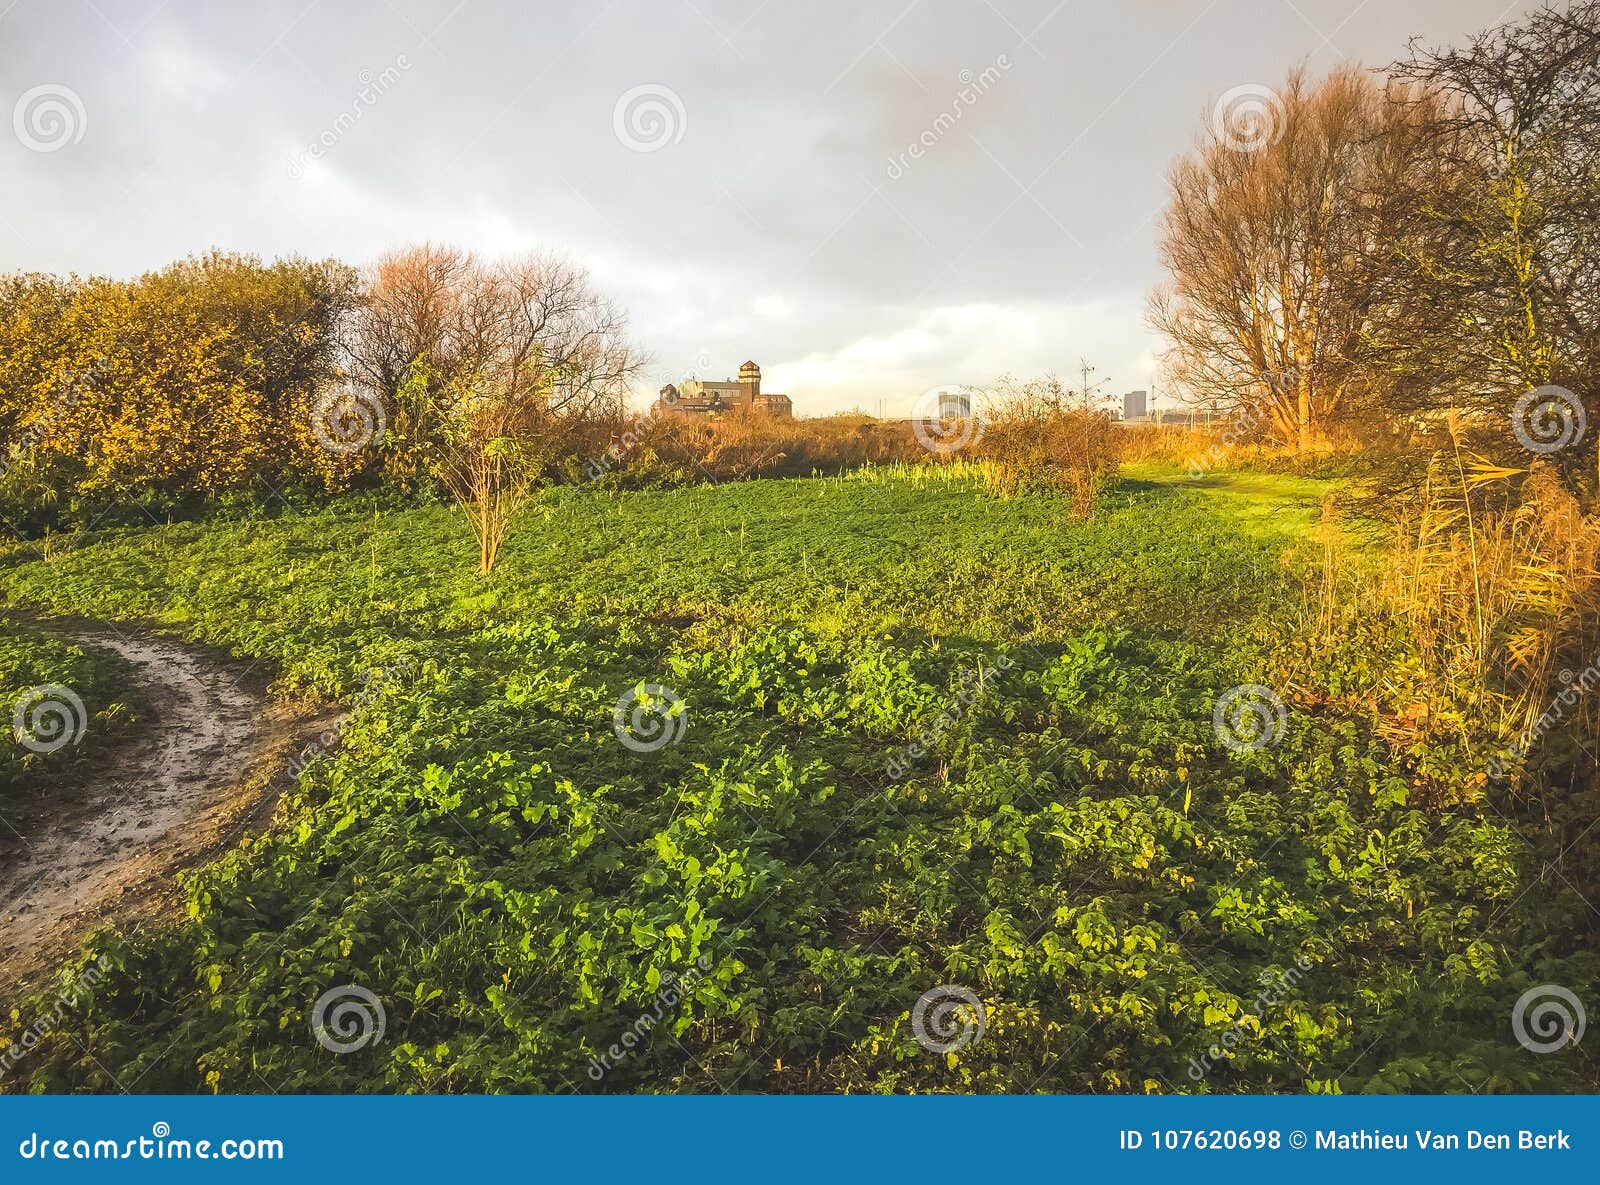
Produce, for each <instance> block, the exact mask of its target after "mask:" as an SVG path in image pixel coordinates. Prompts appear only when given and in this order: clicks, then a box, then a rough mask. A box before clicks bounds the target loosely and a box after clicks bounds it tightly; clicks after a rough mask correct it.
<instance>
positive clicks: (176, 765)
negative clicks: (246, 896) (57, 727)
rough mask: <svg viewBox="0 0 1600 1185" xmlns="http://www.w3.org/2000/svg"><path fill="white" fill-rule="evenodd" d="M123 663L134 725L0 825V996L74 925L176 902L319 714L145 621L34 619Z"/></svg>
mask: <svg viewBox="0 0 1600 1185" xmlns="http://www.w3.org/2000/svg"><path fill="white" fill-rule="evenodd" d="M36 624H37V625H39V626H42V627H43V628H45V629H48V630H49V631H50V632H52V633H55V634H57V635H58V636H60V637H62V638H65V639H67V640H69V641H72V642H75V643H77V644H79V645H82V646H84V647H87V648H92V649H97V650H102V651H107V652H110V653H112V654H115V655H117V656H119V657H121V658H122V659H124V660H125V661H126V663H127V664H128V665H129V669H130V670H131V672H132V676H131V677H132V681H133V685H132V686H131V687H129V688H128V696H129V698H130V699H133V700H134V701H135V702H137V703H138V705H139V714H140V717H141V724H140V726H139V728H138V729H137V731H136V733H135V735H134V736H133V737H131V738H130V739H128V740H126V741H124V742H122V743H121V744H119V745H117V746H116V747H115V748H113V749H112V750H111V751H110V752H109V753H108V754H107V755H106V756H105V757H104V758H103V759H102V760H101V761H100V762H99V763H98V764H97V765H96V766H94V767H92V768H91V769H89V770H88V771H87V772H84V773H82V774H81V775H79V776H77V777H76V778H74V779H73V781H72V782H71V783H69V784H67V785H64V786H58V787H52V788H51V791H50V793H49V794H48V795H43V796H39V797H37V798H30V799H29V800H27V801H25V802H23V803H22V804H20V805H19V806H17V807H15V808H13V809H10V810H8V811H7V818H6V821H7V823H8V824H9V827H7V828H3V829H0V836H3V838H0V995H9V994H10V992H9V990H8V989H12V988H14V987H15V986H16V985H18V984H20V983H28V982H31V981H33V980H36V979H39V978H41V977H42V976H44V975H45V974H47V973H48V972H49V971H50V970H51V969H53V968H54V967H56V966H57V965H58V964H59V963H60V962H61V960H62V959H63V958H65V957H67V956H68V955H69V954H71V953H72V952H73V951H74V950H75V949H76V948H77V946H78V945H79V943H80V942H81V940H82V939H83V937H84V935H85V934H86V932H87V931H88V930H90V929H92V928H93V927H95V926H97V925H101V924H105V923H113V924H115V925H116V926H117V928H118V929H120V930H123V931H124V932H126V931H128V930H132V929H134V928H137V927H138V926H140V925H143V924H146V923H148V922H150V921H151V920H152V919H157V918H159V917H161V916H163V915H165V914H168V913H169V912H171V911H172V910H174V908H175V907H176V905H177V901H178V897H177V887H176V883H175V876H176V874H177V873H178V872H179V871H181V870H183V869H185V868H191V867H194V866H196V865H198V864H201V863H204V862H205V861H206V860H208V859H210V858H212V857H213V856H215V855H217V854H220V853H221V852H222V851H224V850H226V849H227V848H229V847H232V846H234V845H235V844H237V843H238V842H239V841H240V840H241V839H242V838H244V837H245V836H247V835H250V834H252V833H259V832H260V831H261V830H263V829H265V827H266V826H267V824H268V823H269V822H270V820H271V816H272V810H273V807H274V806H275V805H276V802H277V798H278V792H279V791H280V790H281V788H282V777H281V774H282V771H283V767H284V765H285V763H286V761H287V759H288V757H289V756H290V755H291V754H292V753H293V752H294V751H295V750H296V749H297V748H299V747H300V745H301V744H303V743H304V742H305V741H307V740H309V739H310V738H311V737H312V736H313V735H315V734H316V733H318V732H319V731H320V730H321V729H323V728H324V727H326V726H327V724H328V723H329V717H328V715H327V714H326V713H323V714H321V715H317V714H313V713H310V712H308V711H306V710H304V709H295V708H290V707H287V706H285V705H282V704H275V703H273V702H272V701H271V700H269V698H268V696H267V694H266V679H265V678H264V677H263V676H262V675H261V674H260V672H257V671H252V670H251V669H249V668H247V667H245V666H244V665H243V664H241V663H238V662H236V661H234V660H232V659H228V658H226V657H223V656H219V655H217V654H214V653H212V652H209V651H206V650H204V649H202V648H200V647H197V646H191V645H188V644H185V643H183V642H179V641H176V640H174V639H172V638H168V637H163V636H160V635H157V634H153V633H149V632H147V631H143V630H130V629H128V628H126V627H122V626H110V625H91V624H87V623H82V624H79V623H74V624H70V625H67V624H61V623H52V622H40V623H36Z"/></svg>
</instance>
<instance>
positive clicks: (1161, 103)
mask: <svg viewBox="0 0 1600 1185" xmlns="http://www.w3.org/2000/svg"><path fill="white" fill-rule="evenodd" d="M7 5H9V7H6V6H7ZM1529 7H1532V5H1531V4H1529V3H1513V4H1511V5H1509V6H1508V5H1507V4H1506V3H1505V0H1367V2H1366V3H1363V2H1362V0H1293V2H1292V3H1291V2H1290V0H1209V2H1208V0H1120V2H1114V0H1066V2H1065V3H1057V2H1056V0H990V2H985V0H917V2H914V3H909V4H908V3H907V0H888V2H886V3H878V2H874V0H853V2H837V3H803V2H802V3H795V2H792V0H768V2H767V3H764V4H763V3H759V2H749V3H735V2H733V0H618V2H616V3H611V4H605V3H600V2H596V0H582V2H581V3H560V4H557V3H549V2H544V0H539V2H534V3H526V2H524V3H517V2H515V0H462V2H460V3H457V2H456V0H441V2H438V3H433V2H431V0H357V2H354V3H344V2H341V0H315V2H309V3H308V2H307V0H289V2H287V3H274V2H262V0H256V2H253V3H250V4H234V3H229V4H216V3H211V4H207V3H201V2H180V0H172V2H168V3H161V2H159V0H94V2H93V3H89V2H87V0H16V2H15V3H13V2H12V0H0V11H3V13H4V15H3V16H0V103H3V107H0V114H3V113H5V112H9V113H10V114H11V116H12V121H11V128H10V132H11V134H10V135H5V134H4V132H3V131H0V270H13V269H24V270H42V271H79V272H100V273H111V274H131V273H136V272H139V271H142V270H144V269H146V268H152V267H156V266H159V265H161V264H163V263H165V262H167V261H169V260H172V259H174V258H178V257H181V256H184V255H188V254H191V253H195V252H199V251H203V250H206V249H208V248H211V247H220V248H224V249H228V250H238V251H248V252H254V253H257V254H260V255H263V256H267V257H270V256H274V255H280V254H294V253H299V254H305V255H311V256H318V257H320V256H325V255H334V256H338V257H340V258H343V259H346V260H349V261H351V262H361V261H363V260H366V259H370V258H371V257H373V256H374V255H376V254H377V253H379V252H381V251H383V250H385V249H386V248H390V247H394V246H397V245H401V244H405V243H408V242H412V241H416V240H421V239H435V240H446V241H451V242H455V243H459V244H462V245H464V246H469V247H473V248H476V249H479V250H482V251H484V252H489V253H506V252H515V251H519V250H522V249H526V248H531V247H549V248H556V249H558V250H560V251H562V252H565V253H567V254H569V255H571V256H573V257H576V258H578V259H580V260H582V261H583V262H585V263H586V264H587V265H588V266H589V267H590V269H591V271H592V272H593V274H594V276H595V279H596V281H597V283H598V284H599V286H600V287H601V288H602V289H604V290H605V291H606V292H608V293H610V294H612V295H613V296H615V297H616V298H617V299H618V300H619V301H620V302H621V303H623V304H624V305H625V306H626V307H627V308H628V310H629V311H630V313H631V316H632V328H633V333H634V336H635V337H636V338H637V340H638V342H639V344H640V345H642V346H643V347H644V348H646V349H647V350H649V351H650V352H651V353H652V354H653V355H654V357H655V359H656V365H655V368H654V370H653V372H652V374H651V375H650V383H649V385H650V388H651V389H653V388H654V387H655V386H659V385H660V384H661V383H663V382H666V381H669V380H672V379H675V378H677V377H679V376H681V375H683V374H685V373H686V372H698V373H701V374H702V375H704V376H705V377H713V378H720V377H723V376H724V375H732V374H733V373H734V372H736V371H737V369H738V366H739V363H740V362H742V361H743V360H744V359H745V358H747V357H749V358H754V359H756V360H757V361H758V362H760V363H761V365H762V368H763V387H764V388H765V389H768V390H774V391H787V392H789V394H790V395H791V396H792V397H793V399H794V401H795V405H796V410H797V411H798V412H799V413H801V414H808V413H818V412H826V411H833V410H837V409H840V408H848V407H852V406H861V407H864V408H866V409H868V410H871V411H877V410H879V408H880V407H882V408H883V409H884V410H885V411H887V412H889V413H891V414H896V413H898V414H904V413H905V412H906V411H907V410H908V409H909V408H910V406H911V404H912V402H913V400H914V399H915V398H916V397H917V396H918V395H919V394H921V393H922V392H923V391H925V390H927V389H929V388H932V387H936V386H942V385H952V384H960V383H984V382H988V381H991V380H993V379H994V378H995V377H996V376H998V375H999V374H1001V373H1003V372H1009V373H1013V374H1019V375H1022V374H1035V373H1040V372H1043V371H1046V370H1055V371H1057V372H1059V373H1062V374H1063V375H1067V374H1070V375H1072V376H1073V378H1074V379H1075V378H1076V371H1077V365H1078V360H1079V358H1080V357H1087V358H1088V359H1089V360H1090V361H1091V362H1093V363H1094V364H1095V365H1096V366H1097V367H1098V368H1099V371H1100V375H1101V377H1104V378H1106V379H1107V380H1109V381H1108V385H1107V390H1108V391H1109V392H1114V393H1120V392H1122V391H1124V390H1126V389H1128V388H1132V387H1148V386H1151V385H1152V383H1153V381H1154V379H1155V369H1156V353H1157V351H1158V350H1159V349H1160V342H1159V341H1158V340H1157V339H1156V338H1155V337H1154V336H1153V335H1151V334H1150V333H1149V331H1148V330H1147V329H1146V328H1145V327H1144V320H1143V315H1144V304H1145V300H1146V296H1147V293H1148V292H1149V290H1150V288H1151V287H1152V285H1153V284H1154V283H1156V282H1157V281H1158V280H1159V278H1160V272H1159V268H1158V265H1157V262H1156V252H1155V244H1156V233H1155V224H1156V219H1157V217H1158V215H1159V212H1160V210H1161V207H1162V204H1163V200H1164V174H1165V172H1166V169H1167V166H1168V165H1169V163H1170V162H1171V160H1172V159H1173V158H1174V157H1175V156H1176V155H1178V154H1180V153H1181V152H1183V151H1184V150H1186V148H1188V147H1189V146H1190V145H1191V144H1192V143H1193V142H1194V139H1195V137H1196V134H1197V132H1198V130H1199V129H1200V128H1201V127H1202V126H1203V124H1204V122H1205V121H1206V119H1207V118H1208V117H1209V115H1210V113H1211V111H1212V110H1213V109H1214V105H1215V104H1216V103H1217V101H1218V99H1219V98H1220V97H1221V96H1223V95H1226V94H1228V93H1229V92H1234V91H1235V90H1236V88H1239V87H1243V86H1251V85H1265V86H1271V85H1273V84H1275V83H1276V82H1278V81H1279V80H1281V78H1282V77H1283V75H1284V74H1285V73H1286V72H1287V71H1288V70H1289V68H1290V67H1291V66H1293V65H1294V64H1295V63H1296V62H1299V61H1302V60H1305V61H1308V62H1309V63H1310V65H1311V66H1312V68H1313V69H1316V70H1323V69H1326V68H1327V67H1329V66H1331V65H1333V64H1334V63H1336V62H1338V61H1340V60H1356V61H1360V62H1362V63H1365V64H1368V65H1381V64H1383V63H1385V62H1388V61H1391V60H1393V59H1394V58H1395V57H1397V56H1399V55H1400V54H1401V53H1402V51H1403V50H1404V47H1405V44H1406V40H1407V38H1408V37H1410V36H1411V35H1414V34H1416V35H1422V36H1424V37H1425V38H1427V39H1428V40H1430V41H1435V42H1441V41H1443V42H1448V41H1457V40H1460V39H1461V38H1462V37H1463V35H1465V34H1467V33H1470V32H1472V31H1474V30H1476V29H1479V28H1481V27H1484V26H1487V25H1490V24H1493V23H1496V22H1497V21H1499V20H1501V19H1504V18H1510V17H1514V16H1515V15H1517V14H1518V13H1520V12H1522V11H1524V10H1526V9H1527V8H1529ZM941 114H943V115H944V118H942V119H941ZM913 144H915V145H917V148H916V154H915V155H913V154H912V153H911V151H910V150H911V147H912V145H913Z"/></svg>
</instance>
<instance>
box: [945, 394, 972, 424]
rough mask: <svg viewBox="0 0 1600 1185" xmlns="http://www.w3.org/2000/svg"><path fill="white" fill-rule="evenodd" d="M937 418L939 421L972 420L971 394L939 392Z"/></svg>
mask: <svg viewBox="0 0 1600 1185" xmlns="http://www.w3.org/2000/svg"><path fill="white" fill-rule="evenodd" d="M938 408H939V410H938V416H939V418H940V419H941V420H970V419H971V418H972V393H971V392H970V391H940V392H939V404H938Z"/></svg>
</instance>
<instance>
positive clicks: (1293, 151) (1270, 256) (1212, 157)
mask: <svg viewBox="0 0 1600 1185" xmlns="http://www.w3.org/2000/svg"><path fill="white" fill-rule="evenodd" d="M1255 102H1256V107H1255V108H1254V109H1253V110H1251V111H1249V112H1247V113H1246V114H1245V115H1241V114H1240V112H1238V111H1234V110H1229V109H1227V107H1226V104H1220V105H1219V107H1218V109H1217V111H1216V113H1215V114H1214V116H1213V118H1212V120H1211V121H1210V126H1209V128H1208V131H1207V133H1206V135H1205V137H1204V139H1203V140H1202V142H1201V144H1200V146H1199V147H1198V148H1197V149H1196V150H1195V151H1194V152H1193V153H1191V154H1190V155H1189V156H1187V157H1185V158H1184V159H1182V160H1181V161H1179V162H1178V164H1177V165H1176V166H1175V167H1174V168H1173V170H1172V173H1171V177H1170V183H1171V189H1172V200H1171V205H1170V206H1169V208H1168V210H1167V214H1166V219H1165V225H1164V233H1163V237H1162V241H1161V256H1162V261H1163V263H1164V264H1165V266H1166V268H1167V271H1168V273H1169V275H1170V277H1171V278H1170V282H1169V283H1168V284H1166V285H1165V286H1163V287H1162V288H1161V289H1160V290H1158V292H1157V293H1156V294H1155V296H1154V298H1153V299H1152V302H1151V321H1152V323H1153V324H1154V326H1155V327H1156V328H1157V329H1159V330H1160V331H1162V332H1163V333H1165V334H1166V335H1167V337H1168V338H1169V339H1170V341H1171V343H1172V346H1171V349H1170V351H1169V353H1168V355H1167V359H1166V361H1167V365H1168V369H1169V371H1170V372H1171V377H1172V379H1173V380H1174V381H1175V382H1176V384H1177V386H1178V387H1179V389H1180V391H1182V392H1183V393H1184V394H1185V395H1187V396H1188V397H1189V398H1190V399H1192V400H1193V401H1195V402H1197V403H1200V404H1203V405H1215V406H1221V407H1223V408H1226V409H1229V410H1230V411H1235V412H1238V411H1246V410H1248V412H1249V413H1250V416H1251V418H1252V419H1254V420H1258V421H1260V422H1261V423H1262V424H1263V425H1265V426H1266V428H1267V430H1268V431H1269V432H1270V433H1271V434H1272V435H1273V436H1275V437H1276V438H1277V439H1279V440H1281V441H1282V442H1283V443H1285V444H1288V445H1290V446H1292V447H1294V448H1296V449H1299V450H1305V449H1310V448H1313V447H1315V446H1316V445H1317V444H1318V443H1319V441H1320V440H1321V439H1322V438H1323V437H1324V436H1325V434H1326V432H1327V431H1328V428H1329V426H1330V423H1331V421H1332V420H1333V419H1334V418H1335V417H1336V416H1337V415H1338V414H1339V413H1340V412H1341V411H1342V410H1344V409H1345V408H1346V407H1347V405H1348V404H1349V402H1350V400H1351V397H1352V391H1353V388H1354V386H1355V385H1356V383H1357V382H1358V381H1359V370H1358V368H1357V367H1356V365H1355V355H1356V354H1357V351H1358V347H1359V343H1360V342H1361V340H1362V336H1363V334H1364V332H1365V330H1366V328H1367V326H1368V323H1369V319H1370V317H1371V316H1372V313H1373V305H1372V301H1371V299H1370V295H1369V291H1368V284H1367V279H1368V275H1369V273H1370V271H1371V270H1372V267H1373V256H1374V253H1375V251H1376V247H1375V244H1374V242H1373V239H1372V234H1371V227H1370V222H1369V220H1368V219H1367V218H1366V217H1364V213H1363V203H1364V198H1363V194H1364V191H1365V189H1366V186H1367V183H1368V174H1369V173H1370V172H1371V171H1372V169H1373V168H1374V167H1375V163H1376V161H1375V156H1376V154H1377V153H1378V152H1379V151H1380V149H1379V145H1381V143H1382V135H1381V132H1382V128H1383V125H1384V122H1385V119H1386V118H1387V116H1386V110H1385V102H1384V98H1383V94H1382V92H1381V91H1380V90H1379V88H1378V87H1377V86H1376V85H1375V84H1374V83H1373V82H1372V81H1371V80H1369V79H1368V78H1367V77H1366V76H1365V75H1363V74H1362V73H1361V72H1360V71H1359V70H1356V69H1354V68H1350V67H1347V68H1342V69H1339V70H1336V71H1334V72H1333V73H1332V74H1330V75H1329V76H1328V78H1327V79H1326V80H1325V81H1323V82H1322V83H1321V84H1319V85H1315V86H1314V85H1312V84H1311V83H1309V82H1308V81H1307V79H1306V76H1305V74H1304V72H1303V71H1296V72H1295V73H1293V74H1291V75H1290V76H1289V79H1288V81H1287V82H1286V83H1285V84H1284V86H1283V87H1282V88H1281V90H1279V91H1278V92H1276V93H1275V94H1272V93H1268V94H1265V95H1262V96H1258V97H1257V98H1256V100H1255ZM1242 118H1247V119H1248V122H1247V123H1246V124H1245V125H1244V126H1239V125H1238V124H1237V123H1236V122H1235V121H1237V120H1239V119H1242Z"/></svg>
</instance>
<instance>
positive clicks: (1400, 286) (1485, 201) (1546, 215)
mask: <svg viewBox="0 0 1600 1185" xmlns="http://www.w3.org/2000/svg"><path fill="white" fill-rule="evenodd" d="M1393 71H1394V74H1395V76H1396V78H1397V79H1398V80H1400V81H1401V82H1402V83H1405V84H1407V85H1408V86H1409V87H1410V88H1411V91H1412V94H1411V98H1410V102H1411V103H1412V104H1413V105H1417V104H1427V106H1428V111H1427V117H1426V118H1424V119H1418V120H1416V121H1414V122H1415V124H1416V126H1417V127H1418V128H1419V129H1420V130H1421V133H1422V134H1421V135H1420V136H1418V137H1417V139H1416V143H1415V144H1414V145H1413V147H1412V150H1411V153H1410V156H1411V160H1410V165H1409V168H1408V170H1407V171H1406V173H1405V174H1404V175H1403V180H1404V182H1405V184H1403V185H1401V186H1399V187H1396V188H1395V189H1394V190H1393V191H1392V193H1393V200H1392V201H1391V202H1390V204H1389V206H1388V208H1387V209H1386V210H1385V211H1384V218H1383V225H1384V227H1385V232H1386V235H1387V237H1388V238H1389V239H1390V241H1391V242H1392V244H1393V251H1392V257H1393V259H1394V266H1393V267H1392V268H1391V269H1390V271H1389V273H1388V274H1387V275H1386V276H1385V277H1384V280H1385V288H1386V292H1385V293H1384V294H1383V299H1384V302H1385V305H1386V306H1387V308H1388V309H1389V310H1390V315H1388V316H1386V317H1385V318H1384V319H1383V320H1382V321H1381V322H1380V323H1379V324H1378V325H1377V326H1376V327H1375V329H1376V332H1375V335H1374V337H1375V342H1376V344H1377V345H1378V346H1379V347H1381V359H1382V362H1383V364H1384V365H1385V367H1386V368H1387V369H1388V370H1389V371H1390V372H1391V373H1392V374H1393V375H1395V376H1396V378H1397V384H1396V388H1395V392H1394V395H1393V397H1392V399H1391V401H1390V402H1391V406H1392V407H1393V408H1394V410H1396V411H1397V412H1400V413H1402V414H1410V413H1416V412H1420V411H1427V410H1430V409H1446V408H1454V409H1464V410H1478V411H1482V412H1485V413H1488V414H1486V415H1485V416H1483V417H1481V420H1480V422H1481V423H1482V424H1484V425H1485V426H1496V427H1497V428H1498V430H1499V431H1500V432H1501V434H1503V435H1504V436H1506V437H1507V440H1508V441H1509V437H1510V434H1511V433H1510V428H1511V424H1512V414H1513V407H1514V405H1515V402H1516V400H1517V399H1518V398H1519V397H1520V396H1522V395H1523V394H1524V393H1526V392H1528V391H1530V390H1533V389H1536V388H1540V387H1545V386H1547V385H1552V384H1553V385H1557V386H1560V387H1564V388H1567V389H1569V390H1571V391H1573V392H1575V393H1576V394H1577V395H1578V396H1579V397H1580V398H1581V399H1585V400H1588V401H1589V403H1590V406H1591V407H1592V406H1593V400H1594V397H1596V396H1600V4H1597V3H1592V2H1591V3H1581V4H1575V5H1572V6H1571V7H1570V8H1567V9H1564V10H1556V9H1550V8H1545V9H1539V10H1536V11H1534V12H1533V13H1531V14H1529V15H1528V16H1527V17H1526V18H1525V19H1524V20H1523V21H1522V22H1521V23H1519V24H1516V25H1511V26H1502V27H1497V28H1494V29H1491V30H1489V31H1487V32H1485V33H1481V34H1479V35H1477V36H1476V37H1474V38H1472V40H1471V41H1470V42H1469V43H1468V44H1467V45H1466V46H1465V47H1463V48H1460V49H1423V48H1421V47H1419V46H1416V45H1413V47H1412V54H1411V57H1410V58H1409V60H1407V61H1405V62H1402V63H1400V64H1398V65H1396V66H1395V67H1393ZM1546 459H1547V461H1548V462H1549V463H1551V464H1554V465H1555V466H1557V467H1558V468H1560V469H1561V470H1563V471H1564V472H1565V473H1566V475H1567V477H1568V478H1569V480H1570V479H1577V480H1582V481H1587V480H1589V479H1590V477H1591V476H1592V474H1593V469H1594V461H1595V449H1594V434H1592V433H1591V434H1588V435H1587V437H1586V438H1584V439H1580V440H1577V441H1575V442H1574V444H1573V447H1568V448H1562V449H1560V450H1558V451H1557V452H1556V453H1554V454H1553V455H1551V456H1549V457H1548V458H1546Z"/></svg>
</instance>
